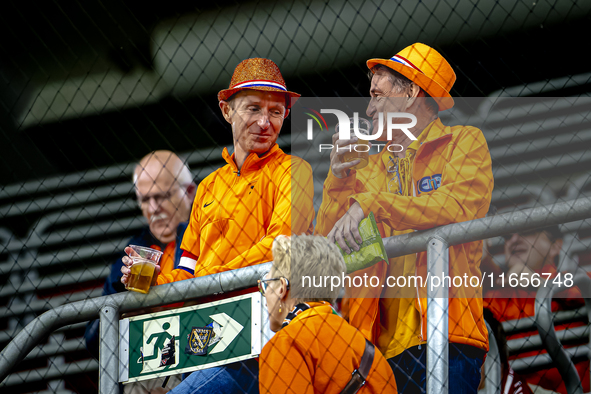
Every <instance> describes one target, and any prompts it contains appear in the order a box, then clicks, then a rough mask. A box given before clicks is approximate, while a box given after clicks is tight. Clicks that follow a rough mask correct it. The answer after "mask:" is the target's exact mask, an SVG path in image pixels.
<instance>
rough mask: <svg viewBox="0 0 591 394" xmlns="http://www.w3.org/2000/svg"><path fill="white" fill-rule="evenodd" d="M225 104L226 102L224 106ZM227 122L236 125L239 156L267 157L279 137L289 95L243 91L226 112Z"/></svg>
mask: <svg viewBox="0 0 591 394" xmlns="http://www.w3.org/2000/svg"><path fill="white" fill-rule="evenodd" d="M222 103H223V102H222ZM222 103H220V107H221V108H222V113H223V114H224V118H225V119H226V120H227V121H228V122H229V123H230V124H231V125H232V134H233V136H234V147H235V149H236V151H237V152H242V153H244V154H246V155H247V156H248V154H250V153H257V154H261V153H265V152H267V151H268V150H269V149H271V147H272V146H273V144H275V141H277V137H279V132H280V131H281V126H283V119H284V117H285V111H286V107H285V95H284V94H282V93H274V92H262V91H258V90H243V91H241V92H239V93H238V94H236V96H235V97H234V98H233V99H232V101H231V102H230V103H227V107H226V109H225V107H224V106H222Z"/></svg>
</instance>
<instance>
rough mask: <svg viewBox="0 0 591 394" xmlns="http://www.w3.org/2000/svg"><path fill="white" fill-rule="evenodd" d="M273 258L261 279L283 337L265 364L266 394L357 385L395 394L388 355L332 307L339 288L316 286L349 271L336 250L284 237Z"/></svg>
mask: <svg viewBox="0 0 591 394" xmlns="http://www.w3.org/2000/svg"><path fill="white" fill-rule="evenodd" d="M273 257H274V262H273V268H272V269H271V272H270V273H269V274H268V275H267V277H266V278H264V279H262V280H260V281H259V288H260V290H261V292H262V293H263V294H264V295H265V298H266V300H267V308H268V310H269V320H270V326H271V330H273V331H275V332H277V334H275V336H273V338H271V340H270V341H269V342H268V343H267V344H266V345H265V347H264V348H263V351H262V353H261V356H260V358H259V369H260V374H259V389H260V392H261V393H341V392H343V390H344V389H345V387H348V388H351V387H352V386H354V387H359V391H357V392H358V393H396V392H397V390H396V383H395V380H394V374H393V373H392V369H391V368H390V366H389V365H388V362H387V361H386V359H385V358H384V356H383V355H382V354H381V353H380V351H379V350H378V349H375V348H374V347H373V345H371V344H370V343H369V342H367V341H366V340H365V338H364V337H363V335H362V334H361V333H360V332H359V331H358V330H357V329H355V328H354V327H353V326H351V325H350V324H348V323H347V322H346V321H345V320H344V319H343V318H341V317H340V316H339V315H338V314H337V313H336V312H335V310H334V309H333V307H332V303H333V302H334V300H335V299H336V297H337V295H338V293H339V291H340V286H338V287H337V288H332V287H331V286H330V283H328V282H327V286H320V287H315V285H313V284H314V283H316V284H317V281H318V279H320V278H325V277H338V278H339V279H340V278H341V276H342V275H343V273H344V272H345V262H344V261H343V258H342V256H341V255H340V253H339V250H338V249H337V247H336V246H335V245H333V244H330V243H329V242H328V241H327V240H326V239H325V238H323V237H317V236H311V235H302V236H292V237H285V236H279V237H277V238H276V239H275V241H274V243H273ZM314 278H316V280H315V281H314ZM329 282H330V280H329ZM372 351H373V352H374V354H373V359H372V357H371V356H370V354H371V353H372ZM364 378H365V383H364V384H363V385H362V384H361V383H362V382H363V380H364ZM353 390H354V389H353ZM350 392H355V391H350Z"/></svg>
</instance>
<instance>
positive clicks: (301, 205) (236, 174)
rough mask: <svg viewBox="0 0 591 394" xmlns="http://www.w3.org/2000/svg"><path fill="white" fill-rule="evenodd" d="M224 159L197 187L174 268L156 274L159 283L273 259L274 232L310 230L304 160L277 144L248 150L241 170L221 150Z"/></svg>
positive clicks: (308, 186)
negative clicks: (256, 151) (259, 150)
mask: <svg viewBox="0 0 591 394" xmlns="http://www.w3.org/2000/svg"><path fill="white" fill-rule="evenodd" d="M223 157H224V159H225V160H226V162H227V163H228V164H227V165H225V166H224V167H222V168H220V169H218V170H217V171H215V172H213V173H212V174H210V175H209V176H208V177H207V178H205V179H204V180H203V181H202V182H201V183H200V184H199V187H198V189H197V195H196V197H195V201H194V203H193V209H192V211H191V218H190V221H189V226H188V228H187V230H186V231H185V236H184V237H183V242H182V244H181V248H182V249H183V250H184V251H185V253H183V257H182V258H181V261H180V264H179V268H178V269H176V270H174V271H173V272H172V273H171V274H169V275H159V277H158V284H162V283H168V282H173V281H178V280H183V279H189V278H192V277H198V276H205V275H210V274H214V273H218V272H223V271H228V270H233V269H237V268H242V267H247V266H249V265H254V264H260V263H264V262H267V261H272V260H273V257H272V253H271V246H272V244H273V240H274V239H275V237H276V236H278V235H280V234H284V235H291V234H292V233H293V234H302V233H304V232H308V233H310V232H311V231H312V221H313V220H314V206H313V203H312V198H313V195H314V188H313V184H312V169H311V167H310V165H309V164H308V163H307V162H305V161H304V160H302V159H300V158H299V157H295V156H290V155H287V154H285V153H284V152H283V151H282V150H281V149H280V148H279V146H278V145H277V144H275V145H274V146H273V147H272V148H271V150H270V151H269V152H267V153H266V154H265V155H263V156H261V157H259V156H258V155H256V154H254V153H251V154H250V155H249V156H248V157H247V158H246V161H245V162H244V164H243V166H242V168H241V169H240V171H238V168H237V167H236V163H235V161H234V155H232V156H230V155H229V154H228V151H227V150H226V149H224V152H223ZM292 201H293V204H292ZM292 210H293V214H292Z"/></svg>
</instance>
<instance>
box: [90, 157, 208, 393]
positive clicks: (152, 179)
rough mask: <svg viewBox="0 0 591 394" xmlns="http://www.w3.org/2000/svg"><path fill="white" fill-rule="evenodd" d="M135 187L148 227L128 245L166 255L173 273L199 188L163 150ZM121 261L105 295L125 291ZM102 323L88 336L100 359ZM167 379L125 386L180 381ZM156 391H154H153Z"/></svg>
mask: <svg viewBox="0 0 591 394" xmlns="http://www.w3.org/2000/svg"><path fill="white" fill-rule="evenodd" d="M133 186H134V189H135V194H136V197H137V202H138V205H139V207H140V209H141V210H142V215H143V216H144V218H145V219H146V222H147V226H146V227H144V228H143V229H142V230H141V232H140V233H139V234H138V235H136V236H134V237H133V238H132V239H131V240H130V241H129V243H128V245H139V246H147V247H150V248H153V249H158V250H161V251H162V252H163V255H162V258H161V261H160V271H161V272H164V273H170V272H172V270H173V269H175V268H177V267H178V264H179V261H180V259H181V255H182V250H181V249H180V245H181V241H182V239H183V234H184V233H185V229H186V228H187V222H188V221H189V215H190V214H191V205H192V204H193V199H194V198H195V191H196V189H197V186H196V185H195V183H194V182H193V175H192V174H191V171H190V170H189V168H188V167H187V166H186V165H185V163H183V161H182V160H181V159H180V158H179V157H178V156H177V155H176V154H174V153H173V152H170V151H166V150H159V151H155V152H152V153H150V154H148V155H146V156H145V157H144V158H143V159H141V160H140V162H139V163H138V164H137V166H136V167H135V171H134V173H133ZM123 266H124V264H123V261H122V259H121V258H120V259H119V260H117V262H115V264H113V266H112V267H111V274H110V275H109V276H108V277H107V281H106V282H105V286H104V288H103V295H109V294H114V293H119V292H123V291H125V286H124V285H123V284H122V283H121V268H122V267H123ZM98 330H99V321H98V320H94V321H91V322H90V323H89V324H88V326H87V328H86V333H85V339H86V347H87V348H88V350H89V351H90V352H91V353H92V354H93V356H95V357H96V358H98V346H99V332H98ZM162 380H163V379H153V380H149V381H145V382H137V383H133V384H130V385H127V386H126V387H125V392H127V393H129V392H131V393H142V392H143V393H146V392H153V393H156V392H158V391H161V392H163V393H164V392H167V391H168V389H170V388H172V387H174V385H175V384H178V383H179V382H180V379H179V378H178V377H176V376H172V377H171V379H170V380H169V381H168V385H167V389H164V388H162V387H161V385H162ZM151 390H152V391H151Z"/></svg>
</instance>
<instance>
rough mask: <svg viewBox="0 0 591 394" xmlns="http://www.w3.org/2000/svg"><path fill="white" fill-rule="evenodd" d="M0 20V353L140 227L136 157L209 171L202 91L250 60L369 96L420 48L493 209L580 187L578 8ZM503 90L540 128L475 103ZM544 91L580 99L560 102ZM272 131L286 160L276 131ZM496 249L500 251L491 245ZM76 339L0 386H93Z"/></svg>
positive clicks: (456, 6)
mask: <svg viewBox="0 0 591 394" xmlns="http://www.w3.org/2000/svg"><path fill="white" fill-rule="evenodd" d="M0 10H1V11H0V21H1V23H0V85H1V88H0V130H1V131H0V147H1V149H2V154H1V155H0V272H1V274H2V275H0V347H3V346H4V345H5V344H6V343H7V342H8V341H9V340H10V338H12V337H13V336H14V334H15V333H16V332H18V331H19V330H20V329H21V328H22V327H23V326H24V325H25V324H26V323H28V322H30V321H31V320H32V319H33V318H34V317H35V316H37V315H38V314H40V313H42V312H43V311H45V310H48V309H49V308H51V307H54V306H56V305H60V304H62V303H65V302H69V301H74V300H79V299H83V298H85V297H93V296H98V295H100V294H101V288H102V283H103V281H104V278H105V276H106V275H107V274H108V272H109V269H110V265H111V264H112V263H113V261H114V260H115V257H116V255H117V254H118V253H119V251H121V250H122V248H123V247H124V246H125V242H126V241H127V240H128V239H129V237H130V236H131V235H132V234H133V233H134V232H135V231H137V230H138V229H139V228H140V227H141V226H142V223H143V222H142V217H141V212H140V211H139V209H138V208H137V204H135V202H134V201H133V191H132V188H131V185H130V179H131V173H132V171H133V163H134V162H135V161H137V160H138V159H139V158H141V157H142V156H143V155H145V154H146V153H148V152H150V151H152V150H156V149H170V150H173V151H176V152H178V153H180V154H181V155H182V157H183V158H186V160H187V161H188V164H189V165H190V167H191V168H192V170H193V173H194V175H195V179H196V180H197V181H199V180H201V179H203V177H205V176H206V175H207V174H209V173H210V172H211V171H212V170H213V169H215V168H217V167H218V166H220V165H221V164H222V159H221V155H220V152H221V147H222V146H226V145H229V144H231V134H230V132H229V129H228V127H227V125H226V124H225V122H223V120H222V119H221V117H220V116H219V109H218V107H217V100H216V92H217V91H218V90H219V89H221V88H224V87H226V86H227V84H228V81H229V79H230V76H231V72H232V70H233V69H234V67H235V66H236V64H237V63H238V62H239V61H240V60H242V59H244V58H247V57H253V56H260V57H269V58H271V59H272V60H274V61H275V62H277V63H278V65H279V67H280V68H281V70H282V72H283V74H284V77H285V78H286V81H287V85H288V88H289V89H290V90H293V91H296V92H299V93H301V94H303V95H306V96H342V97H352V96H366V95H367V92H368V88H369V82H368V80H367V78H366V77H365V74H366V67H365V60H367V59H368V58H370V57H390V56H392V55H393V54H395V53H396V52H398V51H399V50H400V49H402V48H403V47H405V46H406V45H408V44H411V43H412V42H415V41H421V42H425V43H427V44H429V45H432V46H433V47H435V48H436V49H437V50H439V51H440V52H441V53H442V54H443V55H444V56H445V57H446V58H447V59H448V60H449V61H450V63H451V64H452V66H453V67H454V69H455V70H456V73H457V76H458V79H457V82H456V85H455V86H454V89H453V90H452V95H453V96H457V97H460V96H461V97H472V98H471V99H469V100H461V101H459V102H458V106H457V108H456V109H455V111H459V112H461V113H462V114H463V115H466V116H474V117H478V116H480V117H481V118H482V121H483V123H482V124H478V126H480V127H481V128H482V130H483V131H484V133H485V136H486V138H487V141H488V143H489V147H490V149H491V155H492V157H493V163H494V171H495V192H494V195H493V203H495V204H497V205H499V206H500V207H506V206H510V205H516V206H519V205H520V204H521V203H526V201H525V200H524V197H523V196H524V193H525V191H528V190H533V189H536V190H538V189H544V190H547V192H549V193H551V195H552V196H554V198H559V199H564V200H568V199H572V198H575V197H576V196H578V195H579V194H580V193H587V192H588V190H589V187H588V183H589V182H587V177H588V169H589V168H590V165H591V156H590V154H589V153H588V151H589V148H590V147H591V127H590V126H591V123H590V119H589V115H588V113H589V108H591V106H589V99H588V96H589V94H590V92H591V66H589V63H588V62H586V61H584V58H585V55H586V54H585V52H586V49H587V47H588V45H587V44H586V42H585V41H586V40H585V37H587V35H588V26H589V22H591V20H590V16H591V3H590V2H582V1H573V0H564V1H560V0H555V1H553V0H548V1H537V0H532V1H529V2H521V1H519V2H515V1H513V0H499V1H469V0H456V1H426V2H421V3H419V2H416V1H361V0H359V1H356V0H349V1H336V0H330V1H307V2H235V1H218V2H216V3H215V4H214V3H213V2H211V3H207V4H203V3H199V4H198V5H195V2H190V1H183V0H171V1H167V2H162V3H155V4H149V3H146V2H136V1H132V2H120V1H114V0H105V1H100V2H99V1H94V0H90V1H84V2H82V1H80V2H78V1H63V2H57V1H55V0H54V1H6V2H3V3H2V5H0ZM505 96H508V97H546V98H548V100H549V101H548V102H549V103H551V104H549V105H548V107H547V110H545V111H540V110H539V108H538V109H532V108H530V107H528V106H527V105H525V107H524V111H526V112H527V111H540V114H539V116H538V118H536V117H535V116H534V117H533V119H534V123H535V119H540V118H541V117H544V119H548V120H551V121H554V123H552V124H550V123H549V124H548V125H547V126H546V127H545V128H543V130H541V131H540V130H539V129H536V128H533V127H532V128H530V129H527V128H524V129H522V130H520V131H519V132H518V133H515V132H513V131H511V130H510V128H508V127H507V125H510V124H511V122H513V121H514V120H515V119H513V118H512V116H518V115H515V113H514V112H512V111H508V110H507V108H506V107H503V103H504V102H507V101H504V99H499V100H495V101H494V102H495V105H493V106H491V105H490V102H491V100H490V99H489V100H484V99H482V98H483V97H505ZM552 97H577V99H576V100H574V101H573V102H572V103H573V105H568V106H563V107H560V106H559V105H558V106H556V105H555V104H554V101H552ZM538 105H539V104H538ZM528 114H531V113H529V112H528ZM445 116H448V117H449V116H450V115H446V114H445V113H444V114H443V117H444V119H445ZM528 130H529V131H528ZM282 134H283V136H282V137H281V140H280V143H281V146H282V147H284V148H285V149H287V150H289V148H290V147H289V142H290V139H289V134H290V125H289V122H286V123H285V126H284V129H283V132H282ZM526 194H527V193H526ZM522 200H523V201H522ZM318 204H319V202H318ZM590 229H591V226H589V223H587V222H586V221H585V222H581V223H574V224H569V225H565V226H563V230H564V231H565V232H566V233H567V236H569V237H570V238H569V239H570V241H569V242H570V243H569V249H568V250H567V251H566V252H565V258H572V259H574V260H573V261H574V262H575V263H576V262H578V263H580V264H585V265H587V264H591V242H590V238H589V237H590V236H591V231H589V230H590ZM493 245H494V248H493V252H496V253H497V254H498V252H499V251H500V250H501V249H502V239H499V240H494V243H493ZM565 249H566V248H565ZM499 258H500V256H496V257H495V259H496V261H497V262H498V264H500V265H502V261H500V260H498V259H499ZM83 332H84V324H78V325H73V326H69V327H66V328H64V329H61V330H58V331H57V332H56V333H54V334H52V335H51V336H50V337H49V338H47V340H46V342H45V343H44V344H42V345H41V346H39V347H38V348H36V349H35V350H34V351H33V352H32V353H31V354H30V355H29V356H28V357H27V359H26V360H25V361H24V362H22V363H21V364H20V365H19V367H18V368H17V370H15V373H13V374H12V375H11V376H9V378H8V379H6V380H5V381H4V382H3V385H4V387H3V388H2V389H1V390H2V391H3V392H4V390H5V389H6V388H9V389H10V392H11V393H18V392H32V391H46V392H51V393H70V392H81V391H84V390H90V392H94V391H96V388H97V371H98V363H97V362H96V361H94V360H92V359H91V358H90V357H89V355H88V353H87V352H86V349H85V347H84V343H83V338H82V334H83ZM525 367H528V365H525Z"/></svg>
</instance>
